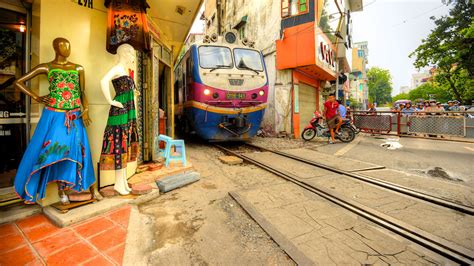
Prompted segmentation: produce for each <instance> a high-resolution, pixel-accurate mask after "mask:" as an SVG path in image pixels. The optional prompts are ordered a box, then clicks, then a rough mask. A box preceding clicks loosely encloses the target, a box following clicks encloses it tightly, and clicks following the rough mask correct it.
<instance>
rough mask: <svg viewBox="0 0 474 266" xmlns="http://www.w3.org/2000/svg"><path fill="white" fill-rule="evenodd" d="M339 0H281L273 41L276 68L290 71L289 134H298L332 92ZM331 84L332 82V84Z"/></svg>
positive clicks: (340, 22)
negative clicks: (278, 31)
mask: <svg viewBox="0 0 474 266" xmlns="http://www.w3.org/2000/svg"><path fill="white" fill-rule="evenodd" d="M344 3H345V1H342V0H308V1H290V0H282V5H281V14H282V20H281V38H280V39H279V40H277V41H276V51H277V56H276V65H277V69H278V70H284V69H290V70H291V71H292V92H291V96H292V102H293V106H292V133H293V136H294V137H295V138H300V133H301V131H302V130H303V128H304V127H305V126H306V125H307V124H308V122H309V121H310V119H311V118H312V115H313V112H314V111H315V110H318V111H320V112H321V111H322V106H323V101H324V99H325V97H327V96H328V95H329V93H335V92H336V82H335V81H336V77H337V74H336V73H337V72H338V69H337V66H338V59H337V58H338V50H343V49H345V48H344V46H343V45H339V47H338V44H339V43H342V42H343V41H342V40H343V39H344V38H345V37H344V36H345V34H342V33H341V32H342V28H343V27H342V26H341V25H343V19H344V15H343V14H344V10H345V7H344ZM333 84H334V85H333Z"/></svg>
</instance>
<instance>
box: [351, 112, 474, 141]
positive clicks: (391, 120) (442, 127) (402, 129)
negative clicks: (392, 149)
mask: <svg viewBox="0 0 474 266" xmlns="http://www.w3.org/2000/svg"><path fill="white" fill-rule="evenodd" d="M350 117H351V118H352V121H353V123H354V125H355V126H356V127H357V128H359V129H360V130H361V131H363V132H370V133H378V134H390V135H398V136H418V137H452V138H457V139H459V138H463V139H467V140H468V141H474V112H416V113H413V114H411V115H406V114H403V113H401V112H389V111H384V112H368V111H352V112H351V113H350Z"/></svg>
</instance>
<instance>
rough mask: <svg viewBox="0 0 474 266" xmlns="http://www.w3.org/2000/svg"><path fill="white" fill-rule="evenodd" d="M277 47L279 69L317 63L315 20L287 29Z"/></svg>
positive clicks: (277, 42)
mask: <svg viewBox="0 0 474 266" xmlns="http://www.w3.org/2000/svg"><path fill="white" fill-rule="evenodd" d="M276 47H277V57H276V58H277V60H276V64H277V69H278V70H282V69H287V68H295V67H298V66H305V65H312V64H315V63H316V62H315V59H316V56H315V52H316V49H315V42H314V22H308V23H305V24H301V25H298V26H295V27H291V28H287V29H285V31H284V33H283V40H277V41H276Z"/></svg>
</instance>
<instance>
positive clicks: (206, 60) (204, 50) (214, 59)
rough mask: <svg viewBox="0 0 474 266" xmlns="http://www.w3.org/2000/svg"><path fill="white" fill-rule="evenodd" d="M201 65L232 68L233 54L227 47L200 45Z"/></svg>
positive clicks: (213, 67) (214, 67)
mask: <svg viewBox="0 0 474 266" xmlns="http://www.w3.org/2000/svg"><path fill="white" fill-rule="evenodd" d="M199 65H200V66H201V67H202V68H212V69H217V68H231V67H232V54H231V52H230V49H229V48H227V47H219V46H201V47H199Z"/></svg>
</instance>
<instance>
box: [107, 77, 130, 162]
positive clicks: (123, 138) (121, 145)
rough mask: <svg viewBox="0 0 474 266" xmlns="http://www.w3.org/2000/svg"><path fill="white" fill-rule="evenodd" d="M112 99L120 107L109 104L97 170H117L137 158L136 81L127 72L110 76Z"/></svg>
mask: <svg viewBox="0 0 474 266" xmlns="http://www.w3.org/2000/svg"><path fill="white" fill-rule="evenodd" d="M112 84H113V86H114V89H115V98H114V100H115V101H118V102H120V103H122V104H123V108H119V107H115V106H111V107H110V111H109V119H108V120H107V126H106V127H105V132H104V140H103V145H102V153H101V155H100V170H119V169H124V168H126V167H127V163H128V162H132V161H136V160H137V154H138V131H137V120H136V117H137V116H136V110H135V100H134V88H135V83H134V81H133V79H132V78H131V77H130V76H121V77H118V78H116V79H113V80H112Z"/></svg>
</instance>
